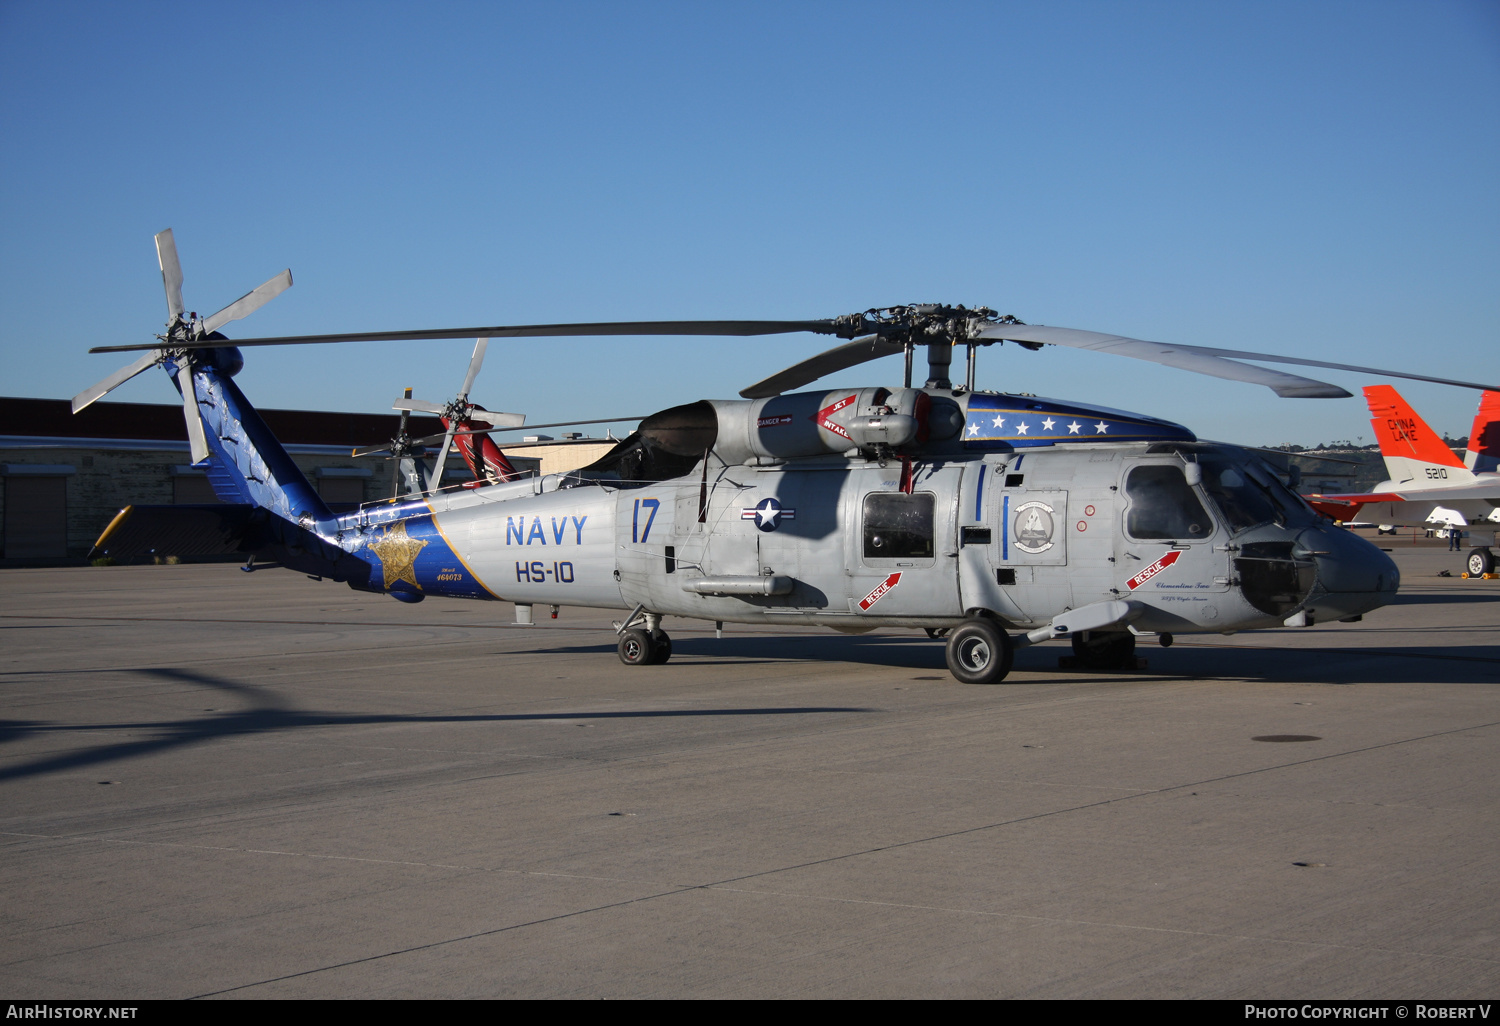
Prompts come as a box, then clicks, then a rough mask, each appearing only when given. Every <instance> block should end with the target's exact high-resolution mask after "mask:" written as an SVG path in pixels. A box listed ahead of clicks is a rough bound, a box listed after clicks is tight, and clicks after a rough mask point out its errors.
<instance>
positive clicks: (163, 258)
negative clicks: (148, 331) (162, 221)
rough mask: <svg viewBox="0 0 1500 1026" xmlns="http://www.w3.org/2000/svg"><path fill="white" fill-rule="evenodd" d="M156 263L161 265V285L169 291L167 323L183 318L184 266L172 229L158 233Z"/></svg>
mask: <svg viewBox="0 0 1500 1026" xmlns="http://www.w3.org/2000/svg"><path fill="white" fill-rule="evenodd" d="M156 262H157V263H159V264H161V283H162V286H163V287H164V288H166V290H167V322H168V323H169V324H170V323H171V322H172V321H176V320H180V319H181V318H182V264H181V263H179V262H178V260H177V241H176V240H175V239H173V238H172V229H170V228H168V229H167V230H166V231H163V232H157V233H156Z"/></svg>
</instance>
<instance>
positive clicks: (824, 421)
mask: <svg viewBox="0 0 1500 1026" xmlns="http://www.w3.org/2000/svg"><path fill="white" fill-rule="evenodd" d="M856 398H857V396H853V395H846V396H844V398H842V399H840V400H839V401H838V402H836V403H834V404H833V405H832V406H825V407H823V408H822V409H821V410H819V411H818V415H817V416H816V417H814V418H813V419H814V420H816V421H817V422H818V427H820V428H822V429H823V430H824V431H832V432H833V433H834V434H836V435H838V436H839V437H840V438H849V432H848V431H847V430H846V429H845V428H844V425H842V424H840V423H838V422H837V421H835V420H834V419H833V415H834V414H835V413H837V412H839V411H840V410H842V409H843V408H844V407H846V406H848V405H849V404H850V403H852V402H854V400H855V399H856ZM849 440H850V441H853V439H849Z"/></svg>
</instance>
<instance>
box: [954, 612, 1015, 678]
mask: <svg viewBox="0 0 1500 1026" xmlns="http://www.w3.org/2000/svg"><path fill="white" fill-rule="evenodd" d="M1015 656H1016V648H1015V645H1013V644H1012V643H1011V640H1010V635H1009V634H1006V633H1005V630H1004V628H1002V627H1001V626H1000V625H999V624H997V623H995V622H994V621H993V620H984V619H973V620H965V621H964V622H963V623H961V624H959V625H958V626H957V627H955V628H954V629H953V633H952V634H950V635H948V670H949V672H951V673H952V674H953V676H954V677H955V678H957V679H958V680H959V681H961V682H963V683H964V684H998V683H1000V682H1001V681H1002V680H1004V679H1005V675H1006V674H1007V673H1009V672H1010V664H1011V661H1012V660H1013V659H1015Z"/></svg>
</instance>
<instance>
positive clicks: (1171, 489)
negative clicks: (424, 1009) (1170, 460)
mask: <svg viewBox="0 0 1500 1026" xmlns="http://www.w3.org/2000/svg"><path fill="white" fill-rule="evenodd" d="M1125 494H1126V495H1128V496H1129V497H1130V512H1129V514H1128V515H1127V516H1126V519H1125V530H1126V531H1127V532H1128V533H1129V535H1130V536H1131V537H1132V538H1141V539H1146V540H1155V539H1161V540H1174V541H1175V540H1177V539H1186V540H1188V541H1191V540H1193V539H1195V538H1207V537H1208V536H1209V535H1211V534H1213V533H1214V527H1213V521H1212V520H1211V519H1209V516H1208V511H1207V510H1206V509H1204V508H1203V503H1201V502H1199V501H1198V496H1197V495H1196V494H1195V493H1194V492H1193V489H1192V487H1191V486H1190V485H1189V484H1188V483H1187V478H1185V477H1183V475H1182V468H1181V467H1178V466H1174V465H1171V464H1163V465H1159V466H1144V467H1136V468H1135V469H1134V470H1132V471H1131V472H1130V475H1129V476H1128V477H1126V479H1125Z"/></svg>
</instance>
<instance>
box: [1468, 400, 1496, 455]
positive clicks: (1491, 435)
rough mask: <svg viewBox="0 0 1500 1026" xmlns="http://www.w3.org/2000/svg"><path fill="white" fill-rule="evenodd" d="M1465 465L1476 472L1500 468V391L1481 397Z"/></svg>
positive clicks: (1470, 435) (1470, 432)
mask: <svg viewBox="0 0 1500 1026" xmlns="http://www.w3.org/2000/svg"><path fill="white" fill-rule="evenodd" d="M1464 465H1465V466H1466V467H1468V468H1469V469H1470V470H1472V471H1473V472H1474V473H1476V474H1484V473H1494V472H1495V471H1497V470H1500V392H1485V393H1484V394H1483V395H1481V396H1480V397H1479V412H1478V413H1476V414H1475V415H1474V427H1473V428H1472V429H1471V430H1470V431H1469V451H1468V452H1467V453H1466V454H1465V456H1464Z"/></svg>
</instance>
